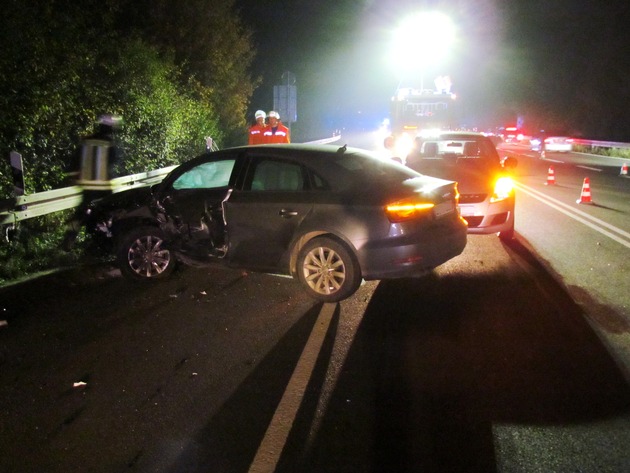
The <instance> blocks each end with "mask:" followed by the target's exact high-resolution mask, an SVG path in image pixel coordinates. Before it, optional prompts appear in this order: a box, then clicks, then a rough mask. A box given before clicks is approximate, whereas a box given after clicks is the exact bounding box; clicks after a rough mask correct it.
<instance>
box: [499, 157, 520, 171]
mask: <svg viewBox="0 0 630 473" xmlns="http://www.w3.org/2000/svg"><path fill="white" fill-rule="evenodd" d="M501 164H502V165H503V167H504V168H506V169H514V168H515V167H516V166H517V165H518V160H517V159H516V158H512V157H510V156H506V157H504V158H503V160H502V161H501Z"/></svg>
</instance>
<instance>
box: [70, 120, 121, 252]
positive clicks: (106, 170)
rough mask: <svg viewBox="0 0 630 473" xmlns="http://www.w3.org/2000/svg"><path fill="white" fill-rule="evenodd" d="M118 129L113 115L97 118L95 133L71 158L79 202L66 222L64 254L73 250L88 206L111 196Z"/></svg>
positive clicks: (119, 121) (117, 161)
mask: <svg viewBox="0 0 630 473" xmlns="http://www.w3.org/2000/svg"><path fill="white" fill-rule="evenodd" d="M121 125H122V119H121V117H119V116H117V115H110V114H108V115H102V116H100V117H99V119H98V128H97V130H96V132H95V133H93V134H92V135H89V136H86V137H85V138H83V139H82V140H81V145H80V146H79V149H78V150H77V153H76V154H75V158H74V165H73V172H71V173H70V177H71V178H72V179H73V181H74V184H75V185H78V186H81V188H82V200H81V204H80V205H79V206H78V207H77V208H76V211H75V213H74V216H73V217H72V219H71V220H70V221H69V222H68V229H67V231H66V235H65V237H64V241H63V248H64V249H66V250H68V251H69V250H70V249H72V247H73V246H74V242H75V240H76V237H77V235H78V233H79V230H80V228H81V225H82V224H83V221H84V216H85V212H86V210H87V207H88V205H89V204H90V202H92V201H93V200H95V199H99V198H102V197H104V196H106V195H108V194H111V192H112V187H111V182H110V181H111V179H112V178H113V177H115V176H114V172H115V168H116V165H117V164H118V163H119V162H120V161H121V159H122V152H121V149H120V147H119V145H118V142H117V140H116V132H117V131H118V130H119V129H120V126H121Z"/></svg>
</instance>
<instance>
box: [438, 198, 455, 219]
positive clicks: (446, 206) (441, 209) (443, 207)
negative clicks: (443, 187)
mask: <svg viewBox="0 0 630 473" xmlns="http://www.w3.org/2000/svg"><path fill="white" fill-rule="evenodd" d="M454 211H455V204H454V203H453V202H451V201H448V202H442V203H441V204H437V205H436V206H435V207H433V214H434V215H435V216H436V218H437V217H441V216H443V215H446V214H449V213H451V212H454Z"/></svg>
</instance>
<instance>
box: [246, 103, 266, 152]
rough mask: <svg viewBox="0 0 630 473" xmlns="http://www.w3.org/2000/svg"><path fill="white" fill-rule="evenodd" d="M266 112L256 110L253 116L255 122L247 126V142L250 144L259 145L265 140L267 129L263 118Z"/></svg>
mask: <svg viewBox="0 0 630 473" xmlns="http://www.w3.org/2000/svg"><path fill="white" fill-rule="evenodd" d="M266 116H267V114H266V113H265V112H263V111H262V110H258V111H257V112H256V113H255V115H254V117H255V118H256V123H254V124H253V125H252V126H250V127H249V144H250V145H261V144H263V143H264V142H265V130H266V129H267V125H266V124H265V118H266Z"/></svg>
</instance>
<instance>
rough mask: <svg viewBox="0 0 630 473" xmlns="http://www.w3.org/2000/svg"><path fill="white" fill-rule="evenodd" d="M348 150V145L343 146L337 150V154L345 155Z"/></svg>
mask: <svg viewBox="0 0 630 473" xmlns="http://www.w3.org/2000/svg"><path fill="white" fill-rule="evenodd" d="M347 149H348V145H347V144H346V145H343V146H342V147H341V148H339V149H338V150H337V153H338V154H343V153H345V152H346V150H347Z"/></svg>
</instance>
